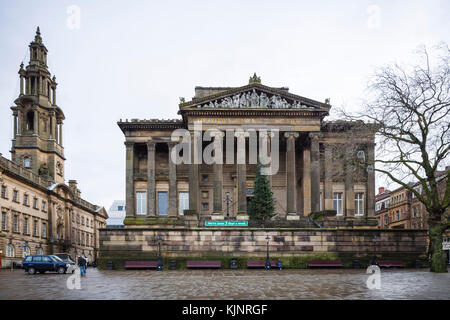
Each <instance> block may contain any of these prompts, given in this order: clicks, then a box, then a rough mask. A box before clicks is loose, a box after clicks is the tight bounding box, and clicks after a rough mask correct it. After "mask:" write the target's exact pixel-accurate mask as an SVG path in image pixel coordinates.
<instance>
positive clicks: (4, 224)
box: [2, 212, 8, 230]
mask: <svg viewBox="0 0 450 320" xmlns="http://www.w3.org/2000/svg"><path fill="white" fill-rule="evenodd" d="M7 218H8V216H7V213H6V212H2V230H6V219H7Z"/></svg>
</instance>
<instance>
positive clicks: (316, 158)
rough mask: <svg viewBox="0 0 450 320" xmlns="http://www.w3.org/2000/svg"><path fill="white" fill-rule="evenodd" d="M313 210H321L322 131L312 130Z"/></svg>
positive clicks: (310, 135)
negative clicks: (320, 140) (320, 144)
mask: <svg viewBox="0 0 450 320" xmlns="http://www.w3.org/2000/svg"><path fill="white" fill-rule="evenodd" d="M309 137H310V138H311V211H312V212H317V211H320V149H319V138H320V137H321V133H320V132H311V133H310V134H309Z"/></svg>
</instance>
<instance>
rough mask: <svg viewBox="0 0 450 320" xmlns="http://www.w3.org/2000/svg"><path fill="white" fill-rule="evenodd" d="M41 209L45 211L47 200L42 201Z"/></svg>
mask: <svg viewBox="0 0 450 320" xmlns="http://www.w3.org/2000/svg"><path fill="white" fill-rule="evenodd" d="M42 211H43V212H47V202H45V201H42Z"/></svg>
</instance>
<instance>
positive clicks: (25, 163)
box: [23, 157, 31, 169]
mask: <svg viewBox="0 0 450 320" xmlns="http://www.w3.org/2000/svg"><path fill="white" fill-rule="evenodd" d="M23 167H24V168H27V169H29V168H31V158H30V157H25V158H23Z"/></svg>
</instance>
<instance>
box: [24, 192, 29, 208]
mask: <svg viewBox="0 0 450 320" xmlns="http://www.w3.org/2000/svg"><path fill="white" fill-rule="evenodd" d="M23 204H24V205H26V206H28V194H26V193H25V194H24V195H23Z"/></svg>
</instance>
